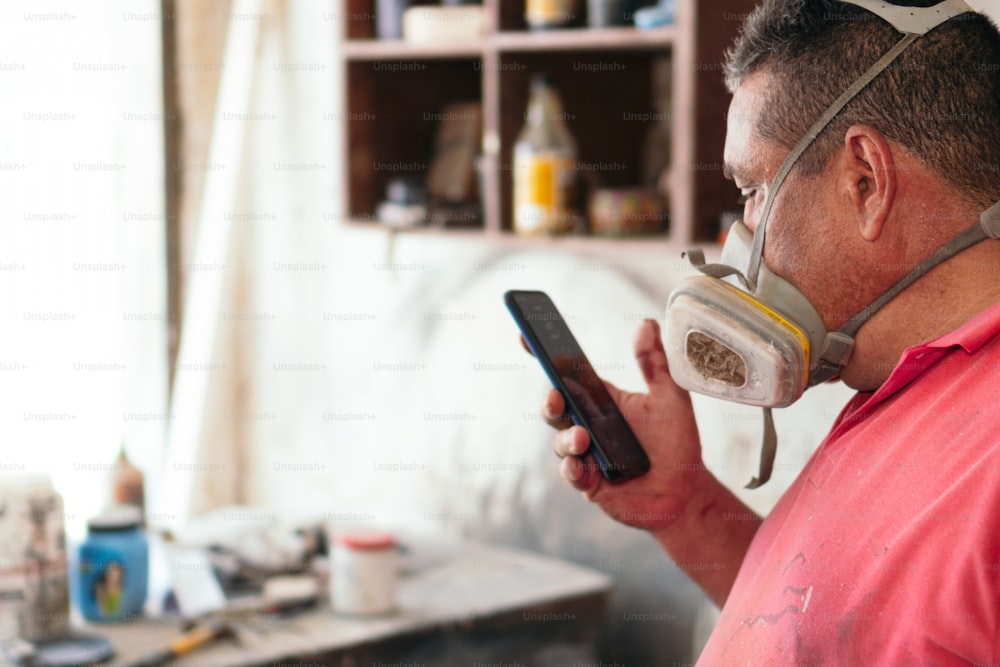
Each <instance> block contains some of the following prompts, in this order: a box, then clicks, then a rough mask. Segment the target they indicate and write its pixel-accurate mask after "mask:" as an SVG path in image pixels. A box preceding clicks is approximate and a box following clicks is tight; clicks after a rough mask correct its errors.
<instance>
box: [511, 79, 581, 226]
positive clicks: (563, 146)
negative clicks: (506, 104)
mask: <svg viewBox="0 0 1000 667" xmlns="http://www.w3.org/2000/svg"><path fill="white" fill-rule="evenodd" d="M575 185H576V142H575V141H574V140H573V136H572V135H571V134H570V132H569V128H568V127H567V126H566V114H565V112H564V111H563V107H562V102H561V101H560V100H559V96H558V95H557V94H556V91H555V89H554V88H553V87H552V84H551V82H550V81H549V79H548V77H546V76H544V75H536V76H535V77H534V78H533V79H532V82H531V99H530V101H529V102H528V113H527V114H526V118H525V124H524V129H522V130H521V133H520V135H518V138H517V143H515V144H514V231H515V232H517V233H518V234H525V235H542V234H563V233H566V232H568V231H571V230H572V227H573V217H574V216H573V211H572V208H571V203H572V201H573V195H574V190H575Z"/></svg>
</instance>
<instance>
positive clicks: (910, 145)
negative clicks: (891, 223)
mask: <svg viewBox="0 0 1000 667" xmlns="http://www.w3.org/2000/svg"><path fill="white" fill-rule="evenodd" d="M938 2H940V0H901V1H899V2H894V4H900V5H910V6H921V7H926V6H931V5H935V4H937V3H938ZM899 38H900V34H899V33H898V32H897V31H896V30H895V29H894V28H893V27H892V26H890V25H889V24H888V23H886V22H885V21H883V20H882V19H880V18H879V17H877V16H875V15H874V14H872V13H871V12H868V11H867V10H864V9H862V8H860V7H858V6H855V5H850V4H844V3H841V2H837V1H835V0H765V1H764V2H763V3H762V4H761V5H760V6H759V7H758V8H757V10H756V11H754V12H753V13H752V14H751V16H750V17H749V18H748V20H747V22H746V24H745V26H744V28H743V32H742V34H741V35H740V37H739V39H738V41H737V42H736V44H735V45H734V47H733V48H732V49H731V50H730V52H729V53H728V58H727V62H726V70H725V72H726V83H727V85H728V86H729V88H730V91H731V92H736V91H737V90H738V89H739V88H740V86H741V85H742V84H743V83H744V82H746V81H747V80H748V79H749V78H750V77H751V76H752V75H754V74H757V73H763V74H766V75H767V78H768V86H767V93H766V96H765V99H764V100H762V106H761V113H760V115H759V116H758V117H757V119H756V123H755V129H756V131H757V133H759V135H760V137H762V138H764V139H767V140H771V141H773V142H776V143H777V144H780V145H781V146H784V147H785V148H791V147H792V146H793V145H794V144H795V142H796V141H797V140H798V139H799V137H801V136H802V134H803V132H804V131H805V130H806V129H807V128H808V127H809V126H810V125H811V124H812V123H813V121H815V120H816V119H817V118H818V117H819V116H820V114H821V113H822V112H823V111H824V110H825V109H826V107H827V106H829V105H830V103H831V102H833V100H835V99H836V98H837V97H838V96H839V95H840V94H841V93H842V92H843V91H844V90H845V89H846V88H847V87H848V86H849V85H850V84H851V83H852V82H853V81H854V80H855V79H856V78H857V77H858V76H859V75H860V74H861V73H863V72H864V71H865V70H867V69H868V68H869V67H871V66H872V65H873V64H874V63H875V62H876V61H877V60H878V59H879V58H880V57H881V56H882V55H883V54H885V53H886V51H888V50H889V49H890V48H891V47H892V46H893V45H894V44H895V43H896V42H897V41H898V40H899ZM855 124H864V125H868V126H871V127H873V128H875V129H876V130H878V131H879V132H880V133H882V134H883V135H884V136H885V137H886V138H888V139H889V140H891V141H893V142H895V143H897V144H899V145H901V146H903V147H905V148H906V149H907V150H909V151H911V152H912V153H913V154H914V155H915V156H916V157H917V158H919V159H920V161H921V162H923V163H924V164H925V165H926V166H927V167H929V168H931V169H932V170H934V171H935V172H937V173H938V174H939V175H940V176H942V177H943V178H944V179H946V180H947V181H948V182H949V183H950V184H951V185H953V186H954V187H955V188H956V189H957V190H959V191H960V192H961V193H962V194H964V195H965V196H967V197H969V198H970V199H971V201H974V202H975V203H976V204H978V205H979V206H981V207H982V208H986V207H988V206H990V205H992V204H993V203H994V202H996V201H997V200H1000V177H998V172H997V169H998V165H1000V35H998V33H997V30H996V28H995V27H994V26H993V25H992V24H991V23H990V21H989V20H988V19H987V18H986V17H985V16H983V15H981V14H975V13H967V14H962V15H960V16H958V17H955V18H953V19H952V20H950V21H948V22H947V23H945V24H944V25H941V26H939V27H937V28H936V29H934V30H933V31H931V32H930V33H929V34H927V35H925V36H923V37H922V38H920V39H919V40H917V42H916V43H914V44H912V45H911V46H910V47H909V48H907V50H906V51H905V52H904V53H903V54H902V56H901V57H900V58H899V59H898V60H896V61H895V62H894V63H893V64H892V65H890V67H889V68H888V69H887V70H886V71H885V72H883V73H882V74H880V75H879V76H878V77H877V78H876V79H875V80H874V81H873V82H872V83H871V84H870V85H869V86H868V87H867V88H866V89H865V90H864V91H862V92H861V93H860V94H859V95H858V96H857V97H856V98H855V99H854V100H853V101H852V102H851V103H850V104H849V105H848V106H847V107H846V108H845V109H844V110H843V111H841V113H840V114H839V115H838V117H837V118H836V119H835V120H834V121H833V122H832V123H831V124H830V125H829V126H828V127H827V128H826V130H825V131H824V132H823V133H822V134H821V135H820V136H819V138H818V139H817V140H816V142H815V143H814V144H813V146H812V147H811V148H810V149H809V151H807V152H806V154H805V155H803V157H802V158H801V160H800V162H799V166H798V167H797V168H798V169H799V170H801V173H803V174H804V175H815V174H817V173H819V172H820V171H822V169H823V167H824V166H825V165H826V164H827V162H828V160H829V159H830V157H831V156H832V155H833V153H834V152H835V151H836V150H837V149H839V148H841V147H842V146H843V143H844V135H845V133H846V131H847V129H848V128H849V127H851V126H852V125H855Z"/></svg>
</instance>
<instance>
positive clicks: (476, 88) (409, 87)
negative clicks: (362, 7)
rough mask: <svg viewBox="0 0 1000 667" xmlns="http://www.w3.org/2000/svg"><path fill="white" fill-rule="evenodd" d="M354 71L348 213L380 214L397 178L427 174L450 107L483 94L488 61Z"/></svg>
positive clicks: (362, 66)
mask: <svg viewBox="0 0 1000 667" xmlns="http://www.w3.org/2000/svg"><path fill="white" fill-rule="evenodd" d="M397 65H398V67H397ZM346 73H347V77H346V84H347V96H346V100H347V108H346V110H345V112H346V113H345V119H346V122H344V123H343V125H344V141H345V145H346V147H347V151H346V155H345V157H346V165H345V166H346V169H345V176H346V187H347V191H348V195H349V196H348V202H349V208H348V210H347V211H346V214H347V216H348V217H349V218H361V219H368V220H372V219H374V217H375V210H376V207H377V206H378V203H379V201H381V200H382V199H384V197H385V193H386V186H387V185H388V183H389V181H390V180H391V179H393V178H394V177H405V176H408V177H413V178H415V179H419V180H421V181H425V180H426V178H427V174H428V170H429V168H430V162H431V158H432V155H433V152H434V139H435V134H436V132H437V130H438V126H439V124H440V117H441V114H442V112H443V111H444V109H445V107H446V106H447V105H448V104H450V103H453V102H469V101H477V102H478V101H480V100H481V99H482V93H483V91H482V63H481V62H480V61H479V60H476V59H455V60H452V59H448V60H442V59H431V60H420V61H409V60H401V61H395V62H394V61H384V60H379V61H375V62H369V61H352V62H349V63H348V65H347V70H346ZM402 100H405V101H404V102H401V101H402Z"/></svg>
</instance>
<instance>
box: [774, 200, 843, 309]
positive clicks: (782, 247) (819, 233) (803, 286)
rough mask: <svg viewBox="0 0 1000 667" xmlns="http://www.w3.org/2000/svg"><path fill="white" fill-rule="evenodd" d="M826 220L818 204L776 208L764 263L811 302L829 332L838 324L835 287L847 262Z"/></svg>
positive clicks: (793, 204) (779, 206) (826, 217)
mask: <svg viewBox="0 0 1000 667" xmlns="http://www.w3.org/2000/svg"><path fill="white" fill-rule="evenodd" d="M827 220H829V217H828V216H827V215H826V211H825V210H824V209H823V207H822V206H820V202H819V201H817V202H815V204H813V203H810V204H809V205H802V204H799V205H797V204H795V203H792V204H790V205H789V204H785V205H781V204H780V203H779V204H776V205H775V207H774V209H773V210H772V212H771V220H770V221H769V222H768V233H767V240H766V244H765V249H764V261H765V262H766V263H767V266H768V267H769V268H770V269H771V271H772V272H774V273H776V274H777V275H779V276H781V277H782V278H784V279H785V280H787V281H788V282H790V283H792V284H793V285H795V287H797V288H798V289H799V291H801V292H802V293H803V294H804V295H805V296H806V298H807V299H809V301H810V303H812V304H813V306H814V307H815V308H816V310H817V311H819V314H820V315H821V316H822V318H823V321H824V322H825V323H826V325H827V327H828V328H829V327H830V326H831V325H832V324H833V322H834V321H835V317H834V310H835V308H834V304H835V303H836V299H837V295H836V287H835V286H836V282H837V276H838V275H839V272H840V271H843V269H844V261H843V258H842V257H841V256H840V255H839V250H838V248H839V246H840V243H839V242H838V239H837V238H836V237H835V235H834V234H831V233H830V231H831V230H829V229H827V228H826V227H827V225H828V223H827V222H826V221H827Z"/></svg>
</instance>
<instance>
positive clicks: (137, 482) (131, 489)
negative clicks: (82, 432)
mask: <svg viewBox="0 0 1000 667" xmlns="http://www.w3.org/2000/svg"><path fill="white" fill-rule="evenodd" d="M145 496H146V494H145V480H144V478H143V474H142V471H141V470H139V469H138V468H136V467H135V466H134V465H132V462H131V461H129V459H128V456H127V455H126V454H125V442H124V440H123V441H122V443H121V445H120V447H119V449H118V457H117V459H115V464H114V475H113V476H112V478H111V500H112V502H114V503H116V504H125V505H134V506H135V507H137V508H138V509H139V515H140V517H144V516H145V511H146V497H145Z"/></svg>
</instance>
